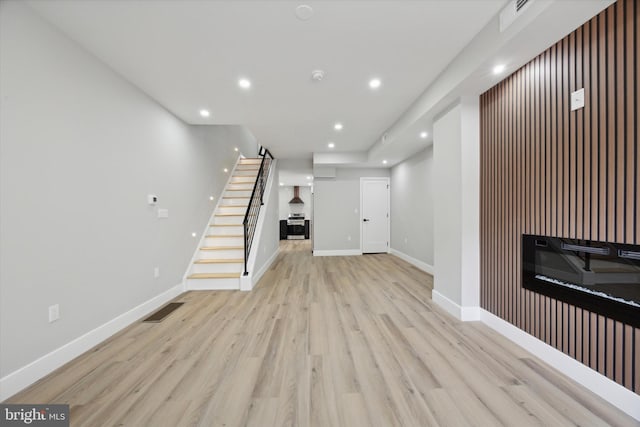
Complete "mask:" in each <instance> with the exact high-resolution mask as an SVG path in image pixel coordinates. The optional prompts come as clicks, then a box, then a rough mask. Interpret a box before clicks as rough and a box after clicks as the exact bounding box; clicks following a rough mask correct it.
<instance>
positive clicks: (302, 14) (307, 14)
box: [296, 4, 313, 21]
mask: <svg viewBox="0 0 640 427" xmlns="http://www.w3.org/2000/svg"><path fill="white" fill-rule="evenodd" d="M296 16H297V17H298V19H299V20H301V21H307V20H309V19H311V17H312V16H313V8H312V7H311V6H309V5H308V4H301V5H300V6H298V7H296Z"/></svg>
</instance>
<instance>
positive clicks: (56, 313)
mask: <svg viewBox="0 0 640 427" xmlns="http://www.w3.org/2000/svg"><path fill="white" fill-rule="evenodd" d="M59 318H60V306H59V305H58V304H54V305H52V306H50V307H49V323H52V322H55V321H56V320H58V319H59Z"/></svg>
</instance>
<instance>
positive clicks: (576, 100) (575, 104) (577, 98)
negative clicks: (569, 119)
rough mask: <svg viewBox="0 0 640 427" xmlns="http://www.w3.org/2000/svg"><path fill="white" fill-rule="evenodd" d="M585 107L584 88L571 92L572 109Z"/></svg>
mask: <svg viewBox="0 0 640 427" xmlns="http://www.w3.org/2000/svg"><path fill="white" fill-rule="evenodd" d="M583 107H584V88H582V89H578V90H576V91H575V92H571V111H575V110H578V109H580V108H583Z"/></svg>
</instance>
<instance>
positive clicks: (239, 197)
mask: <svg viewBox="0 0 640 427" xmlns="http://www.w3.org/2000/svg"><path fill="white" fill-rule="evenodd" d="M222 198H223V199H250V198H251V197H249V196H222ZM247 206H248V205H247Z"/></svg>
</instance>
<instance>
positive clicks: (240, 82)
mask: <svg viewBox="0 0 640 427" xmlns="http://www.w3.org/2000/svg"><path fill="white" fill-rule="evenodd" d="M238 86H240V87H241V88H242V89H249V88H251V81H250V80H249V79H240V80H238Z"/></svg>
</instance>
